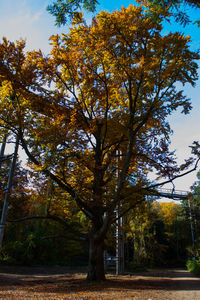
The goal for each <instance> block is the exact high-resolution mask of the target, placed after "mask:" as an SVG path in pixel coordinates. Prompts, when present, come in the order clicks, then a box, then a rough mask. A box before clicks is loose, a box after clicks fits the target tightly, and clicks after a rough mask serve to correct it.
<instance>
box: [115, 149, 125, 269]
mask: <svg viewBox="0 0 200 300" xmlns="http://www.w3.org/2000/svg"><path fill="white" fill-rule="evenodd" d="M116 155H117V157H118V159H117V163H118V164H119V155H120V151H117V152H116ZM116 173H117V174H116V175H117V177H118V176H119V167H118V168H117V171H116ZM119 208H120V204H119V205H117V206H116V219H117V220H116V275H119V274H123V273H124V233H123V231H122V226H123V217H120V218H119Z"/></svg>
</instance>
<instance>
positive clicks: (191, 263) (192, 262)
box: [186, 257, 200, 275]
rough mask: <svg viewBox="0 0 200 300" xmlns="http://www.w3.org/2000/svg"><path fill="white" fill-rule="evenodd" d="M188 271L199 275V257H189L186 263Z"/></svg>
mask: <svg viewBox="0 0 200 300" xmlns="http://www.w3.org/2000/svg"><path fill="white" fill-rule="evenodd" d="M186 266H187V269H188V271H190V272H192V273H194V274H195V275H200V257H198V258H197V259H195V258H193V259H189V260H188V261H187V263H186Z"/></svg>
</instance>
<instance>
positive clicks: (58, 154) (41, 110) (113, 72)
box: [0, 5, 199, 280]
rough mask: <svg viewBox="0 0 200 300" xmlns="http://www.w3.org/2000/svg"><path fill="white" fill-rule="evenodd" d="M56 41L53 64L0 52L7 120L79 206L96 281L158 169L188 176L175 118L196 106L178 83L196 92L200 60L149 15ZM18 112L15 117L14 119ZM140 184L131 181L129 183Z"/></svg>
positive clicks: (79, 30) (106, 17)
mask: <svg viewBox="0 0 200 300" xmlns="http://www.w3.org/2000/svg"><path fill="white" fill-rule="evenodd" d="M162 18H163V17H162V16H160V22H161V21H162ZM72 25H73V27H72V28H71V30H70V33H69V34H67V35H63V36H62V37H61V38H60V37H59V36H53V37H52V38H51V41H52V42H51V43H52V51H51V53H50V55H49V56H48V57H45V56H43V54H42V53H41V51H38V52H32V53H29V54H28V55H27V56H25V54H24V53H23V48H24V43H23V42H18V43H17V44H14V43H9V42H8V41H7V40H6V39H4V42H3V43H2V44H1V47H0V59H1V60H0V80H1V87H0V95H1V99H2V101H1V107H0V109H1V112H2V114H1V122H2V125H5V124H6V126H7V127H9V128H10V130H12V131H14V132H15V133H17V134H18V135H19V137H20V141H21V145H22V147H23V148H24V150H25V152H26V154H27V155H28V157H29V159H30V161H32V163H33V165H34V168H35V169H36V170H37V171H40V172H42V173H43V174H45V175H46V176H48V177H50V178H51V179H52V180H53V181H54V182H55V184H56V186H57V188H58V189H62V190H63V192H64V193H65V194H64V196H66V201H69V203H71V205H74V203H76V207H77V209H79V210H80V211H82V212H83V213H84V214H85V215H86V217H87V222H88V237H89V241H90V248H89V271H88V279H90V280H96V279H98V280H100V279H104V276H105V275H104V263H103V250H104V240H105V238H106V235H107V232H108V230H109V228H110V225H111V224H112V223H113V222H115V219H116V215H115V209H116V206H118V208H119V215H123V214H125V213H126V212H127V211H129V210H130V209H131V208H132V207H134V206H135V205H136V204H137V203H138V202H141V201H144V199H145V198H144V194H146V193H147V191H148V190H151V189H152V188H153V187H155V186H156V185H155V184H153V183H152V184H151V183H150V182H148V181H147V180H146V177H147V176H146V175H147V174H148V173H149V172H150V171H151V170H155V171H156V172H157V174H158V176H159V177H163V178H166V181H167V182H168V181H172V180H173V179H174V178H175V177H176V174H178V173H179V172H180V171H181V170H183V169H184V167H187V166H188V165H189V164H190V163H191V161H187V162H186V164H185V166H184V167H183V166H181V167H180V168H179V167H178V166H177V164H176V162H175V157H174V153H173V152H170V151H169V149H168V145H169V135H170V132H171V131H170V125H169V124H168V122H167V121H166V117H167V116H168V115H169V114H171V113H172V112H173V111H175V110H176V109H177V108H179V107H182V109H183V113H188V112H189V110H190V109H191V105H190V100H189V99H187V98H186V97H185V96H184V95H183V91H181V90H177V88H176V85H175V83H177V82H180V83H182V84H185V83H190V84H192V85H194V84H195V80H196V79H197V63H196V62H195V60H196V59H199V55H198V54H197V53H195V52H192V51H190V50H189V46H188V43H189V38H188V37H184V36H183V35H182V34H180V33H174V34H172V33H170V34H168V35H165V36H162V35H161V30H162V26H161V24H160V23H159V22H156V23H155V22H154V20H153V19H152V18H151V16H149V14H146V13H145V12H144V11H143V10H142V8H141V7H138V8H136V7H134V6H132V5H130V6H129V7H128V8H127V9H125V8H122V11H117V12H114V13H111V14H110V13H107V12H102V13H100V14H99V15H98V16H97V17H96V18H95V19H94V20H93V22H92V24H91V25H90V26H88V25H86V24H85V22H84V20H82V18H81V15H79V17H78V18H75V19H74V21H73V24H72ZM8 111H9V113H10V114H12V118H9V117H8V116H6V118H5V117H4V115H5V112H8ZM132 174H134V176H135V178H137V180H136V181H135V183H134V185H133V184H131V183H130V180H129V176H130V175H132Z"/></svg>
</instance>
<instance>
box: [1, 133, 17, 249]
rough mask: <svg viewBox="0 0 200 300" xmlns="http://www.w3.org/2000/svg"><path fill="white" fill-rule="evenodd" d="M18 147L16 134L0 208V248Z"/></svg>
mask: <svg viewBox="0 0 200 300" xmlns="http://www.w3.org/2000/svg"><path fill="white" fill-rule="evenodd" d="M18 148H19V137H18V136H17V137H16V141H15V150H14V154H13V159H12V162H11V165H10V170H9V176H8V183H7V188H6V193H5V198H4V204H3V210H2V214H1V221H0V249H1V248H2V242H3V236H4V229H5V223H6V215H7V210H8V204H9V196H10V191H11V188H12V180H13V176H14V171H15V165H16V161H17V153H18Z"/></svg>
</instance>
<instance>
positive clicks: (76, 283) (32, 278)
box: [0, 266, 200, 300]
mask: <svg viewBox="0 0 200 300" xmlns="http://www.w3.org/2000/svg"><path fill="white" fill-rule="evenodd" d="M83 271H84V270H83ZM79 272H80V270H79ZM85 278H86V273H84V272H81V273H78V272H77V271H75V270H70V269H68V268H61V267H54V268H50V267H46V268H44V267H43V268H38V267H35V268H28V267H23V268H22V267H7V266H0V299H13V300H14V299H27V300H30V299H38V300H43V299H48V300H57V299H62V300H64V299H72V300H86V299H87V300H88V299H106V300H108V299H109V300H110V299H111V300H118V299H122V300H158V299H159V300H167V299H172V300H174V299H175V300H188V299H189V300H199V299H200V278H196V277H195V276H193V275H192V274H190V273H189V272H188V271H186V270H184V269H173V270H172V269H170V270H169V269H165V270H151V271H149V272H146V273H138V274H127V275H123V276H122V275H121V276H115V275H111V274H107V279H108V280H106V281H105V282H100V283H92V282H87V281H86V280H85Z"/></svg>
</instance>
